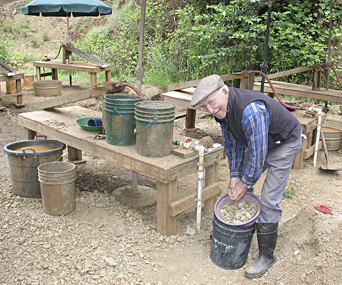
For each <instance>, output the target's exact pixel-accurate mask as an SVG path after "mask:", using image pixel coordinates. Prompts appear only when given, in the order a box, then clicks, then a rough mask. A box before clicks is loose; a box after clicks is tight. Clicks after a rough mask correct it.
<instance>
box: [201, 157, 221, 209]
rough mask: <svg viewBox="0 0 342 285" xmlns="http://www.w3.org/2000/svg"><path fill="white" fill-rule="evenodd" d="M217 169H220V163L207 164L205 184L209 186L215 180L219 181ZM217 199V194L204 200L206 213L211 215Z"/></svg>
mask: <svg viewBox="0 0 342 285" xmlns="http://www.w3.org/2000/svg"><path fill="white" fill-rule="evenodd" d="M217 170H218V163H217V162H214V163H213V164H211V165H209V166H207V167H206V168H205V186H209V185H211V184H212V183H214V182H217ZM216 200H217V196H216V195H215V196H212V197H210V198H209V199H207V200H204V207H203V210H204V215H209V214H210V213H211V212H212V211H213V209H214V206H215V203H216Z"/></svg>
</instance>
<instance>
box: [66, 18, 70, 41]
mask: <svg viewBox="0 0 342 285" xmlns="http://www.w3.org/2000/svg"><path fill="white" fill-rule="evenodd" d="M67 30H68V44H70V38H69V15H68V14H67Z"/></svg>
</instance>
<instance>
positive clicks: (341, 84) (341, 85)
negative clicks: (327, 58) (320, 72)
mask: <svg viewBox="0 0 342 285" xmlns="http://www.w3.org/2000/svg"><path fill="white" fill-rule="evenodd" d="M322 65H323V64H322ZM325 65H326V66H329V67H330V68H331V69H332V70H333V71H334V73H335V76H336V79H337V81H338V83H339V84H340V87H341V88H342V83H341V81H340V79H339V78H338V75H337V72H336V70H335V68H333V67H332V66H331V65H330V64H328V63H326V64H325Z"/></svg>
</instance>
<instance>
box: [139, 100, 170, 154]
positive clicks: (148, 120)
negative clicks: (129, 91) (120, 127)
mask: <svg viewBox="0 0 342 285" xmlns="http://www.w3.org/2000/svg"><path fill="white" fill-rule="evenodd" d="M174 120H175V105H174V104H172V103H169V102H164V101H144V102H137V103H136V104H135V121H136V136H137V139H136V142H137V152H138V153H139V154H141V155H143V156H148V157H162V156H166V155H169V154H170V153H171V148H172V138H173V122H174Z"/></svg>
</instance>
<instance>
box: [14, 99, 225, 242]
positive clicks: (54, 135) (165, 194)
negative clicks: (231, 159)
mask: <svg viewBox="0 0 342 285" xmlns="http://www.w3.org/2000/svg"><path fill="white" fill-rule="evenodd" d="M101 115H102V114H101V113H100V112H96V111H93V110H89V109H86V108H83V107H78V106H72V107H64V108H56V109H55V110H54V111H43V110H42V111H35V112H29V113H21V114H19V115H18V118H17V122H18V124H19V125H20V126H22V127H23V128H24V139H33V138H34V137H35V135H36V134H37V133H39V134H42V135H45V136H47V137H48V139H53V140H57V141H60V142H63V143H65V144H66V145H68V153H69V160H71V161H74V160H81V159H82V151H84V152H85V153H88V154H91V155H94V156H96V157H99V158H102V159H105V160H107V161H109V162H112V163H114V164H115V166H117V167H123V168H125V169H128V170H130V171H133V172H136V173H138V174H142V175H144V176H146V177H148V178H151V179H155V180H156V181H157V231H158V232H159V233H161V234H162V235H165V236H170V235H173V234H176V223H177V215H179V214H180V213H183V212H184V211H186V210H188V209H191V208H195V207H196V198H197V192H196V191H197V189H194V192H193V194H190V195H188V196H186V197H184V198H181V199H178V197H177V179H178V178H180V177H183V176H184V175H186V174H189V173H195V172H197V163H198V154H197V153H194V154H193V155H191V156H184V158H182V157H180V156H177V155H174V154H170V155H168V156H164V157H161V158H152V157H145V156H141V155H139V154H138V153H137V151H136V146H135V145H133V146H115V145H110V144H108V143H107V142H106V141H105V140H97V139H94V138H93V137H94V133H93V132H87V131H85V130H83V129H81V128H80V127H79V126H78V125H77V124H76V120H77V119H78V118H82V117H101ZM56 122H63V124H60V123H56ZM174 139H177V140H178V138H176V136H175V135H174ZM184 150H185V149H184ZM188 151H191V150H188ZM224 157H225V154H224V149H223V147H219V148H217V149H215V150H213V151H211V152H208V153H205V155H204V167H205V184H204V185H203V186H204V187H203V201H204V214H210V213H211V212H212V210H213V207H214V205H215V202H216V198H217V194H218V192H219V184H218V182H217V180H218V172H217V171H218V162H219V161H222V159H224ZM196 181H197V179H196Z"/></svg>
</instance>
